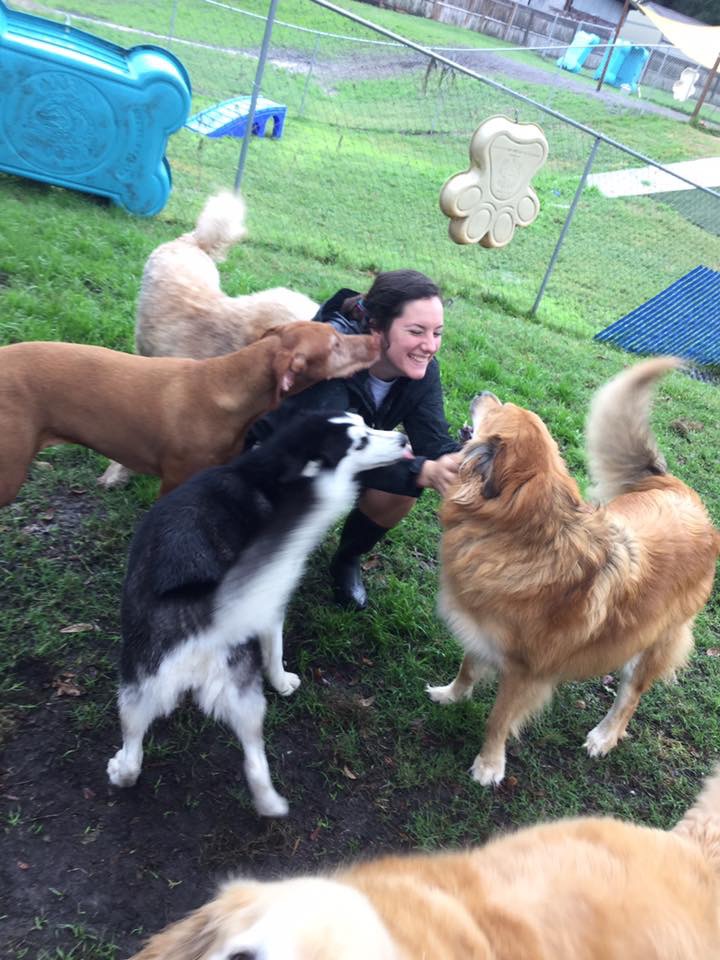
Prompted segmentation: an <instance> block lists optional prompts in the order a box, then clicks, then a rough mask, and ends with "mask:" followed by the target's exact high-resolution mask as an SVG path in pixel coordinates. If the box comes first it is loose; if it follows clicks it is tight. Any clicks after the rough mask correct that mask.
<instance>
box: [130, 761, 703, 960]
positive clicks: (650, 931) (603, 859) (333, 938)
mask: <svg viewBox="0 0 720 960" xmlns="http://www.w3.org/2000/svg"><path fill="white" fill-rule="evenodd" d="M719 956H720V778H718V777H717V776H716V777H715V779H713V780H710V781H709V782H708V784H707V785H706V787H705V790H704V791H703V793H702V794H701V796H700V798H699V800H698V801H697V803H696V804H695V806H694V807H693V809H692V810H690V811H689V812H688V813H687V814H686V816H685V818H684V820H683V821H682V822H681V823H679V824H678V825H677V827H676V828H675V830H674V831H673V832H672V833H665V832H663V831H661V830H653V829H650V828H648V827H639V826H633V825H632V824H629V823H622V822H620V821H618V820H612V819H609V818H608V819H602V818H586V819H578V820H561V821H559V822H558V823H554V824H546V825H544V826H538V827H532V828H530V829H527V830H522V831H520V832H519V833H517V834H515V835H511V836H507V837H504V838H502V839H499V840H495V841H493V842H491V843H488V844H487V846H485V847H482V848H479V849H475V850H468V851H463V852H458V853H438V854H432V855H425V856H407V857H386V858H383V859H381V860H376V861H373V862H369V863H366V864H362V865H360V866H357V867H354V868H351V869H346V870H340V871H339V872H338V873H336V874H334V875H331V876H326V877H316V878H308V877H301V878H299V879H295V880H284V881H280V882H275V883H252V882H250V881H243V880H239V881H235V882H233V883H229V884H227V885H226V886H225V887H224V889H223V890H222V891H221V892H220V895H219V896H218V897H217V898H216V899H215V900H213V901H212V902H211V903H209V904H207V905H206V906H204V907H201V908H200V909H199V910H196V911H195V912H194V913H192V914H190V916H189V917H187V918H186V919H185V920H182V921H180V922H179V923H176V924H174V925H173V926H170V927H168V928H167V929H166V930H165V931H164V932H163V933H160V934H158V935H157V936H155V937H153V938H152V939H151V940H150V941H149V943H148V945H147V946H146V947H145V949H144V950H141V951H140V953H138V954H136V956H135V958H134V960H233V958H234V960H241V958H242V960H716V958H717V957H719Z"/></svg>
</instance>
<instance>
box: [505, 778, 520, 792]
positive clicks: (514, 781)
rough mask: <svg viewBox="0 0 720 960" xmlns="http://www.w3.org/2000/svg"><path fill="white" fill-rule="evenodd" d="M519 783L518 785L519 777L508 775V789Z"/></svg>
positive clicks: (506, 780) (506, 781) (506, 784)
mask: <svg viewBox="0 0 720 960" xmlns="http://www.w3.org/2000/svg"><path fill="white" fill-rule="evenodd" d="M517 785H518V778H517V777H506V779H505V786H506V787H507V788H508V790H514V789H515V787H517Z"/></svg>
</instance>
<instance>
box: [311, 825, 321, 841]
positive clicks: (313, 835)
mask: <svg viewBox="0 0 720 960" xmlns="http://www.w3.org/2000/svg"><path fill="white" fill-rule="evenodd" d="M321 830H322V827H315V829H314V830H313V831H312V833H311V834H310V839H311V840H313V841H315V840H317V838H318V837H319V836H320V831H321Z"/></svg>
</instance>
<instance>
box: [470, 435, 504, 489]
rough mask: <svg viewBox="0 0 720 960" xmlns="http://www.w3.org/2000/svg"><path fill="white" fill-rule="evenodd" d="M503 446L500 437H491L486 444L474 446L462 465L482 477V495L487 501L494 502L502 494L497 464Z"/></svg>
mask: <svg viewBox="0 0 720 960" xmlns="http://www.w3.org/2000/svg"><path fill="white" fill-rule="evenodd" d="M501 446H502V444H501V441H500V438H499V437H491V438H490V439H489V440H486V441H485V442H484V443H479V444H477V446H473V448H472V450H470V452H469V453H468V454H467V456H466V457H465V459H464V460H463V463H462V465H463V466H464V467H466V468H467V467H470V469H472V470H473V472H475V473H479V474H480V476H481V477H482V481H483V486H482V495H483V498H484V499H485V500H494V499H495V497H499V496H500V494H501V492H502V490H501V487H500V477H499V475H498V473H499V471H498V470H497V469H496V463H495V460H496V458H497V455H498V453H499V452H500V449H501Z"/></svg>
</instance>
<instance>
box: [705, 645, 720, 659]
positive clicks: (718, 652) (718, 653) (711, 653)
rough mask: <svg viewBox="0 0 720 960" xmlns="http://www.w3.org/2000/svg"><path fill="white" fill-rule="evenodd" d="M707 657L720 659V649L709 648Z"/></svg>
mask: <svg viewBox="0 0 720 960" xmlns="http://www.w3.org/2000/svg"><path fill="white" fill-rule="evenodd" d="M705 655H706V656H708V657H720V647H708V648H707V650H706V651H705Z"/></svg>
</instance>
